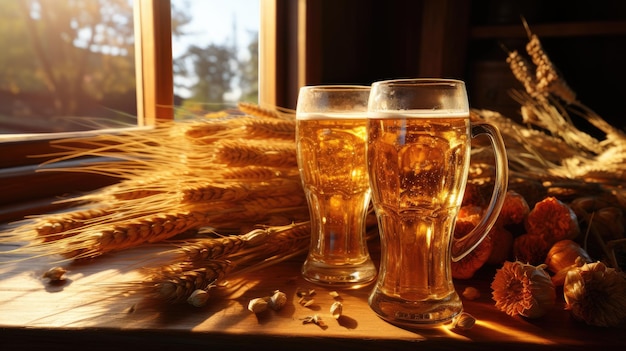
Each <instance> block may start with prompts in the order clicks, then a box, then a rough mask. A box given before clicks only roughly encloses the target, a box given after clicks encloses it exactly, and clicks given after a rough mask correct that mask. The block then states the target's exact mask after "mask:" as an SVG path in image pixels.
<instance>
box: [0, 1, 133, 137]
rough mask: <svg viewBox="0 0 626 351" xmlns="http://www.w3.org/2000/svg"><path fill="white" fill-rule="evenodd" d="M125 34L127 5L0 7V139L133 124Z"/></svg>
mask: <svg viewBox="0 0 626 351" xmlns="http://www.w3.org/2000/svg"><path fill="white" fill-rule="evenodd" d="M133 32H134V27H133V3H132V2H131V1H129V0H85V1H66V0H58V1H41V0H39V1H28V0H16V1H2V2H0V45H1V46H2V47H3V48H4V50H2V52H1V53H0V134H2V135H6V134H15V133H50V132H73V131H83V130H90V129H101V128H116V127H120V126H129V125H136V124H137V118H136V115H137V97H136V89H135V87H136V80H135V49H134V35H133ZM85 117H88V118H85Z"/></svg>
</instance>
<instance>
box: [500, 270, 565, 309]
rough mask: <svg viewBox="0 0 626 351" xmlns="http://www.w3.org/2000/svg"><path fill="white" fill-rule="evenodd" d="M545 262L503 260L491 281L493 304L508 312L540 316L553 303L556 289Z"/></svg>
mask: <svg viewBox="0 0 626 351" xmlns="http://www.w3.org/2000/svg"><path fill="white" fill-rule="evenodd" d="M543 267H544V265H539V266H533V265H531V264H527V263H522V262H520V261H515V262H510V261H506V262H504V265H503V266H502V268H500V269H498V270H497V271H496V275H495V277H494V279H493V281H492V282H491V289H492V290H493V292H492V297H493V299H494V301H495V302H496V307H497V308H498V309H499V310H500V311H503V312H505V313H506V314H508V315H510V316H515V315H518V314H519V315H521V316H524V317H527V318H539V317H541V316H543V315H545V314H546V313H547V312H548V310H549V309H550V308H552V307H553V306H554V302H555V299H556V292H555V289H554V285H553V284H552V280H551V279H550V275H548V273H546V271H545V270H544V269H543Z"/></svg>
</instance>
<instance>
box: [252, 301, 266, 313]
mask: <svg viewBox="0 0 626 351" xmlns="http://www.w3.org/2000/svg"><path fill="white" fill-rule="evenodd" d="M267 305H268V303H267V299H265V298H262V297H257V298H254V299H252V300H250V302H249V303H248V310H249V311H250V312H253V313H261V312H263V311H265V310H267Z"/></svg>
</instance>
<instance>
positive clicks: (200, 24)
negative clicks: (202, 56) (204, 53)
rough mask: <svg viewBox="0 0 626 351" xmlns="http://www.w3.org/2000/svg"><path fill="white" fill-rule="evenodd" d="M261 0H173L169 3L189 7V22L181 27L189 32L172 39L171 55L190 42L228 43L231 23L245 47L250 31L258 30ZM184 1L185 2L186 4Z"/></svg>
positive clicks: (242, 45)
mask: <svg viewBox="0 0 626 351" xmlns="http://www.w3.org/2000/svg"><path fill="white" fill-rule="evenodd" d="M260 1H262V0H172V5H173V6H177V7H179V8H185V7H186V8H188V9H190V10H191V11H190V14H191V17H192V19H191V23H189V24H188V25H187V26H185V27H184V30H185V32H186V33H188V35H186V36H185V37H183V38H181V39H182V40H176V38H174V41H173V42H172V50H173V51H174V57H177V56H179V55H180V54H181V53H183V52H184V51H185V48H186V47H187V46H188V45H189V44H194V45H197V46H200V47H203V46H206V45H208V44H226V43H228V44H230V42H231V40H232V37H233V30H234V29H233V25H236V30H237V45H238V46H239V48H240V50H243V51H246V45H247V44H248V42H249V41H250V39H251V35H252V34H251V32H256V33H258V31H259V21H260V18H259V17H260V16H259V2H260ZM185 4H186V6H185Z"/></svg>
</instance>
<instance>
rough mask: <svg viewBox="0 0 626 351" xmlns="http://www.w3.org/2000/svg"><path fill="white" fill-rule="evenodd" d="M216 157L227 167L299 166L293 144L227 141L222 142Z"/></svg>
mask: <svg viewBox="0 0 626 351" xmlns="http://www.w3.org/2000/svg"><path fill="white" fill-rule="evenodd" d="M216 156H217V159H216V160H217V162H220V163H223V164H224V165H226V166H235V167H239V166H249V165H257V166H271V167H296V166H297V160H296V147H295V144H294V143H293V142H292V143H288V142H282V143H278V142H276V143H272V144H268V143H267V142H263V141H255V140H225V141H221V142H220V145H219V148H218V154H217V155H216Z"/></svg>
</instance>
